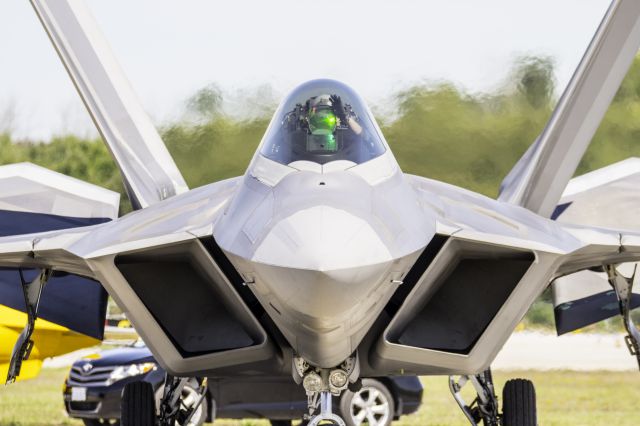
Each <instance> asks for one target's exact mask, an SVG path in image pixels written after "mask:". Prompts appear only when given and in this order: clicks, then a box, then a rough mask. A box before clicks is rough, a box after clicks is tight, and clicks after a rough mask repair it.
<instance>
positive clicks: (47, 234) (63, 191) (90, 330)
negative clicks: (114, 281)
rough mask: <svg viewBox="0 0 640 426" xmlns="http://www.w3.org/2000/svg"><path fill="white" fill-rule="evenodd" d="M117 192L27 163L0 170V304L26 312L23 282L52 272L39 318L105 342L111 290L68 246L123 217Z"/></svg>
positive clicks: (42, 299)
mask: <svg viewBox="0 0 640 426" xmlns="http://www.w3.org/2000/svg"><path fill="white" fill-rule="evenodd" d="M119 201H120V195H119V194H118V193H115V192H112V191H109V190H106V189H104V188H100V187H97V186H95V185H91V184H88V183H85V182H82V181H79V180H77V179H74V178H70V177H68V176H64V175H62V174H60V173H56V172H53V171H50V170H47V169H44V168H42V167H39V166H36V165H34V164H29V163H19V164H11V165H5V166H1V167H0V304H2V305H5V306H8V307H10V308H12V309H16V310H19V311H22V312H25V309H26V308H25V300H24V294H23V291H22V281H26V282H31V281H33V280H34V279H35V277H36V276H37V275H38V273H39V271H40V270H42V269H52V270H54V273H53V275H52V277H51V278H50V279H49V281H48V282H47V284H46V286H45V287H44V289H43V292H42V297H41V299H40V306H39V309H38V312H39V316H40V317H41V318H44V319H46V320H48V321H51V322H53V323H55V324H59V325H62V326H64V327H67V328H69V329H71V330H73V331H76V332H79V333H82V334H84V335H87V336H91V337H94V338H96V339H101V338H102V334H103V328H104V314H105V310H106V304H107V294H106V292H105V290H104V289H103V288H102V286H101V285H100V283H99V282H97V281H96V280H94V279H93V272H92V271H91V269H89V268H88V267H87V265H86V262H85V261H84V260H83V259H82V258H80V257H78V256H76V255H74V254H72V253H71V252H70V251H69V250H68V247H69V246H70V245H71V244H72V243H73V242H75V241H77V240H79V239H81V238H82V237H83V236H85V235H86V234H87V233H88V232H89V230H91V229H95V227H96V226H101V225H103V224H106V223H108V222H110V221H112V220H113V219H115V218H117V216H118V207H119Z"/></svg>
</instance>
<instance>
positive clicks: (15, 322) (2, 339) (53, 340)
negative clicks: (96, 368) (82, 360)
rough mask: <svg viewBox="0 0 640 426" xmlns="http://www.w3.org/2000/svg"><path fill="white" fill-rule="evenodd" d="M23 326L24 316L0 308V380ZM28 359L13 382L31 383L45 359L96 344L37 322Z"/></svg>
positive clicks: (73, 333)
mask: <svg viewBox="0 0 640 426" xmlns="http://www.w3.org/2000/svg"><path fill="white" fill-rule="evenodd" d="M26 322H27V314H25V313H24V312H20V311H17V310H15V309H11V308H9V307H7V306H4V305H0V378H4V377H7V371H8V369H9V361H10V360H11V352H12V350H13V345H14V343H15V342H16V340H17V339H18V335H19V334H20V332H21V331H22V329H23V328H24V325H25V323H26ZM31 338H32V340H33V341H34V342H36V343H35V345H34V346H33V349H32V350H31V356H30V357H29V359H28V360H26V361H23V363H22V369H21V371H20V376H19V377H18V378H17V380H26V379H32V378H34V377H36V376H37V375H38V373H40V368H42V362H43V361H44V360H45V359H46V358H50V357H54V356H58V355H63V354H65V353H68V352H73V351H75V350H78V349H82V348H86V347H91V346H95V345H98V344H99V343H100V340H98V339H94V338H93V337H89V336H85V335H84V334H80V333H76V332H74V331H71V330H69V329H68V328H66V327H62V326H60V325H57V324H54V323H52V322H49V321H46V320H43V319H41V318H38V319H37V320H36V324H35V330H34V332H33V335H32V337H31Z"/></svg>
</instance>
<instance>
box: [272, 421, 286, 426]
mask: <svg viewBox="0 0 640 426" xmlns="http://www.w3.org/2000/svg"><path fill="white" fill-rule="evenodd" d="M269 422H270V423H271V426H291V420H269Z"/></svg>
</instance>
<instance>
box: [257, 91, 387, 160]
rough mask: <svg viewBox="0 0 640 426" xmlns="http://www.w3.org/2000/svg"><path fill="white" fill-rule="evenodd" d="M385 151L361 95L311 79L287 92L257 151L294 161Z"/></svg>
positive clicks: (367, 156) (355, 157)
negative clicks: (289, 92)
mask: <svg viewBox="0 0 640 426" xmlns="http://www.w3.org/2000/svg"><path fill="white" fill-rule="evenodd" d="M384 152H385V144H384V143H383V141H382V136H381V135H380V133H379V131H378V129H377V126H375V124H374V119H373V117H372V116H371V113H370V112H369V110H368V108H367V107H366V106H365V104H364V101H362V99H361V98H360V97H359V96H358V95H357V94H356V93H355V92H354V91H353V90H352V89H350V88H349V87H348V86H346V85H344V84H342V83H339V82H337V81H333V80H314V81H310V82H308V83H305V84H303V85H301V86H299V87H298V88H296V89H295V90H293V92H291V94H290V95H289V96H288V97H287V98H286V99H285V100H284V101H283V102H282V104H281V106H280V108H278V111H277V112H276V115H275V117H274V119H273V121H272V122H271V125H270V126H269V129H268V130H267V134H266V135H265V138H264V142H263V144H262V148H261V150H260V153H261V154H262V155H263V156H265V157H267V158H269V159H270V160H273V161H277V162H278V163H281V164H285V165H290V166H292V167H295V163H296V162H298V161H312V162H314V163H318V164H326V163H329V162H332V161H338V160H342V161H348V162H351V163H353V165H356V164H360V163H364V162H365V161H369V160H371V159H373V158H375V157H378V156H380V155H382V154H383V153H384Z"/></svg>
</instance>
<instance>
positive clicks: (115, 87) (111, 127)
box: [31, 0, 188, 209]
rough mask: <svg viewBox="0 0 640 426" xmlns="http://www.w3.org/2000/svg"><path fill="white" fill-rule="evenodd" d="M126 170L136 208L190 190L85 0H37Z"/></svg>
mask: <svg viewBox="0 0 640 426" xmlns="http://www.w3.org/2000/svg"><path fill="white" fill-rule="evenodd" d="M31 3H32V5H33V7H34V9H35V11H36V13H37V15H38V17H39V18H40V21H41V22H42V25H43V26H44V29H45V30H46V32H47V34H48V35H49V38H50V39H51V41H52V42H53V45H54V47H55V48H56V50H57V52H58V55H59V56H60V59H61V60H62V62H63V64H64V66H65V67H66V69H67V72H68V73H69V76H70V77H71V79H72V80H73V83H74V84H75V86H76V89H77V90H78V93H79V94H80V96H81V97H82V100H83V101H84V103H85V106H86V107H87V110H88V111H89V114H90V115H91V118H92V119H93V121H94V123H95V125H96V127H97V128H98V131H99V132H100V134H101V135H102V138H103V139H104V141H105V142H106V144H107V146H108V147H109V150H110V151H111V154H112V155H113V158H114V159H115V161H116V163H117V164H118V167H119V168H120V172H121V174H122V176H123V179H124V182H125V187H126V189H127V193H128V195H129V199H130V200H131V204H132V205H133V207H134V209H139V208H145V207H147V206H149V205H151V204H154V203H157V202H158V201H161V200H163V199H166V198H168V197H171V196H173V195H176V194H179V193H182V192H185V191H187V190H188V187H187V184H186V183H185V181H184V178H183V177H182V175H181V174H180V171H179V170H178V167H177V166H176V164H175V162H174V161H173V158H171V155H170V154H169V151H168V150H167V148H166V146H165V145H164V143H163V142H162V140H161V139H160V136H159V135H158V132H157V130H156V129H155V127H154V126H153V124H152V123H151V120H150V119H149V117H148V116H147V114H146V113H145V112H144V110H143V109H142V106H141V105H140V103H139V101H138V100H137V98H136V96H135V94H134V92H133V90H132V88H131V87H130V85H129V83H128V81H127V79H126V77H125V76H124V73H123V72H122V70H121V69H120V67H119V66H118V63H117V61H116V59H115V57H114V56H113V54H112V52H111V50H110V49H109V46H108V44H107V42H106V40H105V39H104V38H103V36H102V34H101V33H100V31H99V29H98V27H97V24H96V22H95V21H94V19H93V17H92V16H91V13H90V11H89V10H88V8H87V7H86V5H85V3H84V2H83V1H82V0H60V1H46V0H31Z"/></svg>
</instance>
